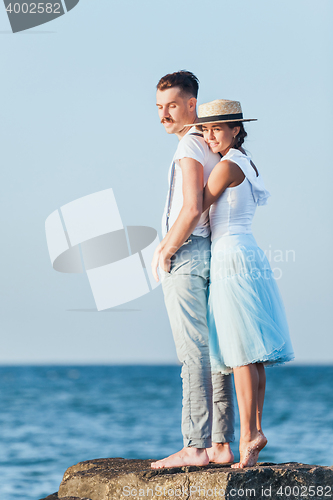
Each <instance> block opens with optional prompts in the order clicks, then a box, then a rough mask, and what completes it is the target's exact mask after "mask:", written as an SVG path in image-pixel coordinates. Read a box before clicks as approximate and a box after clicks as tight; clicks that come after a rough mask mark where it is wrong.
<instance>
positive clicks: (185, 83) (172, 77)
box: [156, 70, 199, 98]
mask: <svg viewBox="0 0 333 500" xmlns="http://www.w3.org/2000/svg"><path fill="white" fill-rule="evenodd" d="M156 87H157V90H166V89H171V88H172V87H179V88H180V90H181V93H182V94H188V95H190V96H191V97H195V98H197V96H198V90H199V80H198V78H197V77H196V76H195V75H194V74H193V73H191V72H190V71H185V70H182V71H176V73H170V74H168V75H165V76H163V77H162V78H161V79H160V81H159V82H158V84H157V86H156Z"/></svg>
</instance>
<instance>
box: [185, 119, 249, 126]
mask: <svg viewBox="0 0 333 500" xmlns="http://www.w3.org/2000/svg"><path fill="white" fill-rule="evenodd" d="M201 120H202V118H201ZM256 121H258V118H241V119H238V120H212V119H211V118H208V119H207V121H201V122H196V123H189V124H187V125H185V127H194V126H195V127H200V125H206V124H207V125H208V124H209V123H233V122H256Z"/></svg>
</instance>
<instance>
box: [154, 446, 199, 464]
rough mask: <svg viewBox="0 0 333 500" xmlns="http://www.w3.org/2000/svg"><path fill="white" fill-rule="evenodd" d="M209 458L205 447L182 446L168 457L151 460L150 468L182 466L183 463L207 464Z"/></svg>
mask: <svg viewBox="0 0 333 500" xmlns="http://www.w3.org/2000/svg"><path fill="white" fill-rule="evenodd" d="M208 464H209V458H208V454H207V451H206V448H192V447H188V448H183V449H182V450H180V451H178V452H177V453H174V454H173V455H170V456H169V457H166V458H163V460H158V461H157V462H152V464H151V468H152V469H163V468H164V467H184V466H185V465H198V466H200V465H208Z"/></svg>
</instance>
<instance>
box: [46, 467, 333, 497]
mask: <svg viewBox="0 0 333 500" xmlns="http://www.w3.org/2000/svg"><path fill="white" fill-rule="evenodd" d="M151 462H152V460H126V459H124V458H100V459H97V460H88V461H86V462H80V463H78V464H77V465H73V466H72V467H70V468H69V469H67V471H66V472H65V474H64V477H63V480H62V482H61V484H60V488H59V491H58V493H54V494H53V495H50V496H48V497H46V498H45V499H43V500H123V499H130V500H136V499H137V500H143V499H147V500H148V499H149V500H152V499H153V500H159V499H163V500H166V499H168V500H169V499H170V498H172V499H175V498H180V499H183V500H184V499H193V500H194V499H199V498H200V499H201V500H202V499H212V500H227V499H228V500H230V499H237V500H239V499H244V498H246V499H248V498H255V499H257V500H258V499H262V500H264V499H273V500H279V499H282V500H283V499H284V500H287V499H288V500H294V499H299V500H303V499H312V500H319V499H320V500H327V499H331V500H333V467H321V466H318V465H305V464H299V463H295V462H292V463H285V464H273V463H259V464H257V465H256V466H255V467H251V468H246V469H232V468H231V467H230V466H228V465H218V464H209V465H207V466H205V467H194V466H189V467H177V468H169V469H159V470H152V469H151V467H150V464H151Z"/></svg>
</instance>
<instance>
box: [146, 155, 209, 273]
mask: <svg viewBox="0 0 333 500" xmlns="http://www.w3.org/2000/svg"><path fill="white" fill-rule="evenodd" d="M179 164H180V168H181V169H182V175H183V206H182V209H181V211H180V212H179V215H178V217H177V219H176V221H175V223H174V224H173V225H172V227H171V228H170V230H169V231H168V233H167V234H166V236H165V237H164V238H163V240H162V241H161V243H160V244H159V246H158V247H157V249H156V250H155V254H154V258H153V261H152V272H153V275H154V277H155V279H156V281H158V274H157V267H158V265H159V264H160V266H161V267H162V269H164V270H165V271H169V269H170V258H171V257H172V255H173V254H174V253H175V252H176V251H177V250H178V248H180V247H181V246H182V244H183V243H184V241H185V240H186V239H187V238H188V237H189V236H190V234H191V233H192V231H193V230H194V228H195V227H196V225H197V223H198V221H199V219H200V217H201V213H202V200H203V183H204V178H203V166H202V165H201V163H199V162H198V161H196V160H194V159H193V158H182V159H181V160H180V161H179Z"/></svg>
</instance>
